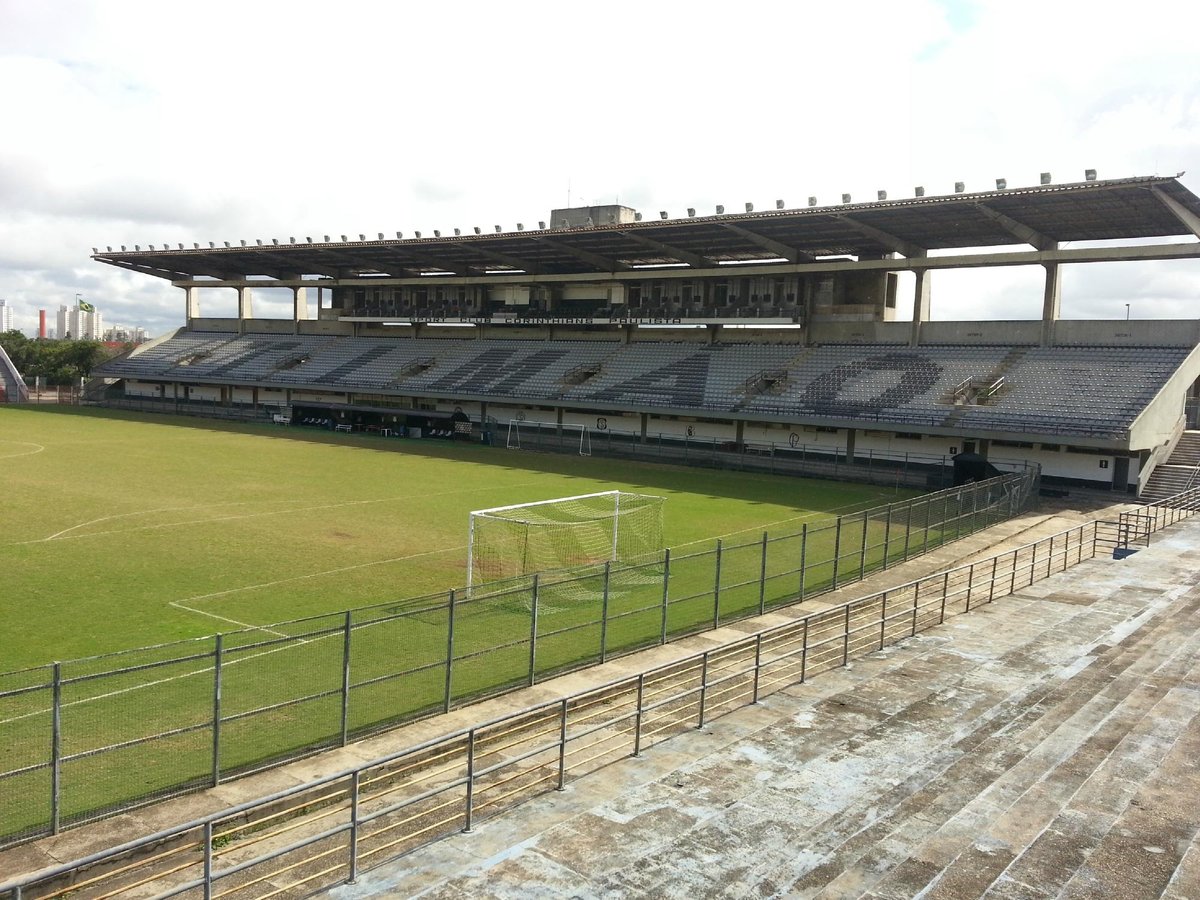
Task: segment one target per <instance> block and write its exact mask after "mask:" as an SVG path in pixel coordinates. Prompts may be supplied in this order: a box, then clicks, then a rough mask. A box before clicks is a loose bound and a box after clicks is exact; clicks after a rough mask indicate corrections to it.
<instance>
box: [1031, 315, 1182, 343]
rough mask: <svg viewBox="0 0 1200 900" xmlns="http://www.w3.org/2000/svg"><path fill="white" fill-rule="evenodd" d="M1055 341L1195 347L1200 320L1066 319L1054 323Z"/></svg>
mask: <svg viewBox="0 0 1200 900" xmlns="http://www.w3.org/2000/svg"><path fill="white" fill-rule="evenodd" d="M1054 343H1055V344H1061V345H1063V346H1070V345H1073V344H1092V345H1099V346H1115V347H1193V346H1195V345H1196V344H1197V343H1200V319H1175V320H1171V319H1143V320H1137V319H1134V320H1133V321H1124V320H1116V321H1113V320H1105V321H1076V320H1069V319H1063V320H1060V321H1058V322H1055V323H1054Z"/></svg>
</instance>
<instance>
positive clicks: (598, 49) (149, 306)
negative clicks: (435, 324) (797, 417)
mask: <svg viewBox="0 0 1200 900" xmlns="http://www.w3.org/2000/svg"><path fill="white" fill-rule="evenodd" d="M1198 35H1200V2H1196V0H1170V2H1159V0H1142V2H1140V3H1138V4H1136V5H1130V4H1117V3H1115V2H1112V3H1097V2H1095V0H1089V2H1078V3H1077V2H1067V0H1056V2H1044V0H1043V2H1024V0H998V2H991V0H982V2H956V0H942V2H936V0H903V2H897V0H891V2H887V0H880V2H871V0H859V2H855V3H853V4H821V5H817V4H810V3H804V2H799V0H794V2H776V3H766V2H755V0H742V2H739V3H736V4H730V3H716V2H712V3H710V2H706V0H691V2H678V3H677V2H667V0H663V2H651V0H640V2H622V0H610V2H606V3H603V4H601V3H586V4H585V3H570V2H562V0H558V2H536V3H533V2H531V3H523V2H519V0H512V2H506V3H497V2H492V3H477V2H473V0H458V2H454V3H415V2H413V3H402V2H384V0H380V2H356V0H340V2H337V3H330V2H320V3H317V2H308V0H287V2H274V0H258V2H251V0H240V2H221V0H210V2H206V3H203V4H198V3H179V2H165V0H158V2H152V3H151V2H134V0H105V2H103V3H100V2H73V0H55V2H46V0H0V84H2V85H3V88H2V89H0V122H3V133H4V137H3V139H2V140H0V297H3V298H6V299H8V300H9V301H10V303H11V304H12V305H14V306H15V307H16V313H17V315H16V325H17V326H18V327H20V328H23V329H26V330H29V329H32V328H33V327H34V325H35V320H36V315H37V309H38V308H41V307H44V308H46V309H48V310H50V311H51V312H53V311H54V310H56V309H57V307H58V305H59V304H62V303H73V302H74V298H75V295H76V294H77V293H78V294H81V295H82V296H83V297H84V299H86V300H89V301H90V302H92V303H93V304H95V305H96V306H97V307H98V308H100V309H101V311H102V312H103V313H104V317H105V321H106V323H108V324H114V323H121V324H128V325H144V326H146V327H147V328H149V329H150V331H151V333H155V334H157V333H161V332H162V331H164V330H166V329H168V328H173V327H175V326H177V325H180V324H182V319H183V302H182V292H181V291H179V290H178V289H175V288H172V287H171V286H170V285H169V284H168V283H166V282H164V281H161V280H160V279H156V278H152V277H148V276H136V275H131V274H127V273H124V272H122V271H119V270H117V269H114V268H111V267H109V266H105V265H101V264H99V263H94V262H92V261H91V260H90V259H89V255H90V252H91V248H92V247H93V246H99V247H101V248H103V247H104V246H105V245H110V244H111V245H114V246H116V245H120V244H127V245H130V246H132V245H133V244H135V243H138V244H142V245H143V246H144V245H146V244H150V243H153V244H162V243H164V242H170V243H176V242H180V241H182V242H184V243H185V244H190V243H191V242H193V241H202V242H204V241H209V240H213V241H217V242H221V241H224V240H229V241H232V242H235V243H236V241H238V240H240V239H248V240H253V239H254V238H264V239H268V238H271V237H280V238H283V239H286V238H287V236H289V235H310V234H311V235H318V234H342V233H347V234H350V233H353V234H358V233H360V232H362V233H367V234H373V233H375V232H379V231H383V232H395V231H397V230H401V231H405V232H412V231H414V230H417V229H421V230H425V231H427V232H428V231H432V230H433V229H434V228H443V229H447V230H448V229H450V228H453V227H455V226H458V227H463V228H464V229H466V228H469V227H471V226H473V225H477V224H478V225H482V226H485V227H490V226H492V225H494V224H502V225H504V226H505V227H506V228H512V227H515V223H516V222H518V221H521V222H532V221H536V220H538V219H541V218H545V217H546V215H547V213H548V212H549V210H550V209H551V208H552V207H557V206H562V205H565V204H566V202H567V199H568V192H569V196H570V199H571V201H572V203H574V204H575V205H579V204H581V203H583V202H587V203H605V202H613V201H619V202H620V203H623V204H625V205H627V206H633V207H635V208H638V209H642V210H648V211H657V210H659V209H665V210H668V211H672V212H673V213H678V214H681V215H682V214H683V211H684V209H685V208H686V207H688V206H694V207H697V208H698V209H700V210H702V211H703V210H711V209H712V208H713V206H714V205H715V204H717V203H723V204H726V205H728V206H730V207H731V208H733V207H736V206H740V205H741V204H742V203H745V202H747V201H749V202H753V203H755V204H756V205H758V206H759V207H760V208H761V207H765V206H770V205H772V204H773V203H774V201H775V200H776V199H778V198H782V199H784V200H786V201H787V202H788V204H789V205H797V206H799V205H802V204H803V203H804V201H805V198H807V197H808V196H809V195H810V194H815V195H816V196H817V197H818V198H819V199H820V200H821V201H822V202H830V203H832V202H836V200H837V199H838V198H839V197H840V195H841V194H842V193H843V192H847V193H850V194H852V195H853V196H854V198H855V199H863V200H867V199H871V198H873V197H874V194H875V191H876V190H879V189H883V190H887V191H888V193H889V196H890V197H892V198H900V197H907V196H911V195H912V188H913V186H914V185H918V184H921V185H925V186H926V188H927V190H928V191H929V193H931V194H935V193H949V192H951V191H952V189H953V183H954V182H955V181H964V182H966V185H967V189H968V190H972V189H977V190H984V189H988V188H990V187H991V186H992V185H993V183H994V180H995V179H996V178H997V177H1005V178H1007V179H1008V183H1009V185H1010V186H1018V185H1024V184H1036V183H1037V180H1038V173H1039V172H1042V171H1049V172H1051V173H1052V174H1053V176H1054V179H1055V180H1056V181H1077V180H1082V177H1083V170H1084V169H1085V168H1095V169H1097V170H1098V171H1099V174H1100V177H1102V178H1116V177H1125V176H1131V175H1149V174H1175V173H1178V172H1180V171H1184V170H1187V172H1188V174H1187V175H1185V176H1184V179H1183V181H1184V184H1185V185H1187V186H1188V187H1190V188H1191V189H1192V190H1194V191H1196V192H1198V193H1200V50H1198V49H1197V47H1198V46H1200V44H1197V41H1198V39H1200V38H1198ZM933 291H934V293H933V301H934V316H935V318H940V319H947V318H1036V317H1037V316H1038V315H1039V313H1040V304H1041V274H1040V271H1038V270H1029V269H1010V270H1004V271H1000V272H991V273H979V272H963V273H950V272H939V273H937V274H936V275H935V276H934V281H933ZM217 293H222V294H224V293H227V294H228V295H229V297H228V298H227V299H226V300H220V302H217V299H216V298H211V297H210V298H207V299H208V304H207V305H206V307H205V312H206V314H210V315H227V314H230V313H231V312H232V310H233V307H234V301H233V292H232V291H228V292H215V291H212V292H207V294H209V295H215V294H217ZM272 299H273V298H271V297H270V296H269V295H267V296H263V297H262V298H261V299H259V300H256V310H257V311H258V312H259V313H260V314H264V313H266V314H271V313H277V314H280V315H282V314H284V307H283V306H282V305H279V306H277V307H273V305H272ZM281 299H282V298H281ZM1198 300H1200V263H1197V262H1196V261H1184V262H1171V263H1159V264H1156V265H1152V266H1149V267H1139V266H1129V265H1125V266H1119V265H1098V266H1076V267H1072V268H1070V269H1068V270H1067V271H1066V275H1065V278H1064V314H1065V315H1066V316H1068V317H1072V318H1077V317H1104V316H1112V317H1123V316H1124V315H1125V304H1126V303H1130V304H1131V310H1132V315H1133V316H1134V317H1138V318H1142V317H1145V318H1163V317H1180V318H1194V317H1196V316H1197V315H1200V311H1198V309H1197V301H1198ZM226 303H227V305H222V304H226ZM51 321H53V315H51Z"/></svg>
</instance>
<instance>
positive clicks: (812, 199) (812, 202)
mask: <svg viewBox="0 0 1200 900" xmlns="http://www.w3.org/2000/svg"><path fill="white" fill-rule="evenodd" d="M808 205H809V206H816V205H817V198H816V197H809V198H808Z"/></svg>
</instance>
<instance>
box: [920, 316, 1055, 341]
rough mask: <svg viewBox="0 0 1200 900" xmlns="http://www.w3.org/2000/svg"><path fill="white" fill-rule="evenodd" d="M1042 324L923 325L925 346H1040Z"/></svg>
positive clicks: (1026, 322) (937, 323)
mask: <svg viewBox="0 0 1200 900" xmlns="http://www.w3.org/2000/svg"><path fill="white" fill-rule="evenodd" d="M1041 340H1042V323H1041V322H1040V321H1037V322H1029V321H1023V322H922V323H921V343H922V344H1013V345H1033V346H1036V345H1037V344H1039V343H1041Z"/></svg>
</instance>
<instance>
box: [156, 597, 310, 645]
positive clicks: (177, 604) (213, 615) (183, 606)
mask: <svg viewBox="0 0 1200 900" xmlns="http://www.w3.org/2000/svg"><path fill="white" fill-rule="evenodd" d="M167 605H168V606H173V607H175V608H176V609H183V610H186V611H187V612H190V613H195V614H196V615H198V616H208V617H209V618H211V619H217V620H219V621H221V622H228V623H229V624H230V625H237V626H238V627H239V628H245V629H246V630H247V631H263V632H266V633H267V634H273V635H275V636H276V637H287V636H288V635H287V634H286V633H284V632H282V631H276V630H275V629H274V628H268V627H267V626H266V625H251V624H250V623H249V622H239V621H238V620H237V619H231V618H229V617H228V616H219V615H217V614H216V613H211V612H206V611H205V610H203V609H193V608H192V607H190V606H188V605H187V604H185V603H182V602H180V601H178V600H171V601H168V603H167Z"/></svg>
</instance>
